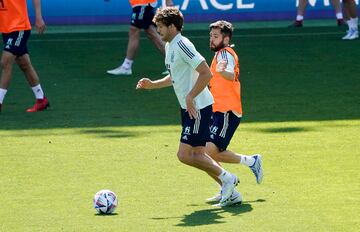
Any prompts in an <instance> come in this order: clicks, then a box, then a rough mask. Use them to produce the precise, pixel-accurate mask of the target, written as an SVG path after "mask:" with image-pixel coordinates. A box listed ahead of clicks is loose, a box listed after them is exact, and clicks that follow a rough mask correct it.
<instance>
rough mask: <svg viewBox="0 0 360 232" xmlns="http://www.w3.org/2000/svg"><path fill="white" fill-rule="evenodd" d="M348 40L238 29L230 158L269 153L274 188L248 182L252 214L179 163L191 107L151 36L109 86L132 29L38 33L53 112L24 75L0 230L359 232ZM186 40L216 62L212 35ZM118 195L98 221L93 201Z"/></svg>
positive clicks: (191, 33)
mask: <svg viewBox="0 0 360 232" xmlns="http://www.w3.org/2000/svg"><path fill="white" fill-rule="evenodd" d="M344 30H345V29H340V28H336V27H334V26H332V25H331V26H328V27H307V28H302V29H299V30H294V29H291V30H289V29H287V28H264V29H261V28H257V29H250V28H247V29H241V28H239V29H237V30H236V31H235V35H234V38H233V42H234V43H235V44H236V47H235V48H236V50H237V52H238V54H239V57H240V62H241V83H242V94H243V105H244V112H245V115H244V118H243V120H242V123H241V125H240V127H239V129H238V131H237V132H236V134H235V136H234V138H233V140H232V143H231V144H230V146H229V148H230V149H231V150H234V151H236V152H239V153H243V154H253V153H261V154H262V155H263V164H264V171H265V176H264V181H263V183H262V184H261V185H256V182H255V178H254V176H253V175H252V173H251V172H250V170H249V169H248V168H246V167H244V166H241V165H235V164H232V165H227V164H225V165H224V166H225V167H226V168H227V169H229V170H230V171H232V172H234V173H236V174H237V175H238V176H239V178H240V180H241V184H240V185H239V186H238V189H239V190H240V191H241V193H242V194H243V198H244V202H243V204H242V205H241V206H236V207H228V208H224V209H221V208H216V207H213V206H211V205H210V204H207V203H206V202H205V201H204V199H205V198H207V197H210V196H212V195H213V194H214V193H215V192H216V191H217V190H218V188H217V186H216V185H215V183H213V182H212V181H211V179H210V178H208V177H207V176H206V175H205V174H204V173H202V172H200V171H198V170H195V169H193V168H190V167H187V166H185V165H183V164H181V163H180V162H179V161H178V160H177V157H176V151H177V147H178V140H179V134H180V119H179V112H178V111H179V106H178V103H177V101H176V98H175V95H174V93H173V90H172V89H171V88H168V89H163V90H153V91H136V90H135V84H136V82H137V80H138V79H139V78H140V77H143V76H149V77H151V78H159V77H161V75H160V73H161V72H162V71H163V70H164V63H163V58H162V57H161V55H160V54H159V53H158V52H157V51H156V49H155V48H154V46H153V45H152V44H151V43H150V42H149V41H148V40H147V39H146V38H144V39H143V40H142V41H141V47H140V50H139V53H138V55H137V58H136V61H135V63H134V70H133V71H134V75H133V76H131V77H115V78H113V77H110V76H108V75H106V74H105V71H106V70H107V69H111V68H114V67H115V66H117V65H118V64H119V62H120V60H121V59H122V58H123V57H124V55H125V49H126V45H127V33H126V32H104V33H70V34H69V33H63V34H61V33H60V34H55V33H54V34H47V35H43V36H38V35H35V34H33V36H32V37H31V39H30V42H29V47H30V52H31V56H32V61H33V64H34V66H35V67H36V69H37V70H38V72H39V75H40V78H41V83H42V86H43V88H44V90H45V92H46V94H47V96H48V98H49V100H50V103H51V108H50V109H49V110H47V111H45V112H42V113H35V114H29V113H25V109H26V108H27V107H29V106H31V105H32V104H33V103H34V97H33V93H32V92H31V90H30V89H29V87H28V85H27V83H26V81H25V79H24V77H23V76H22V74H21V73H20V72H19V70H18V68H16V69H15V70H14V71H15V73H14V77H13V80H12V83H11V86H10V89H9V91H8V94H7V96H6V98H5V101H4V105H3V112H2V113H1V114H0V158H1V161H0V186H1V187H0V196H1V208H0V231H4V232H9V231H21V232H25V231H31V232H32V231H76V232H77V231H253V232H257V231H278V232H279V231H315V232H320V231H324V232H325V231H326V232H328V231H349V232H350V231H359V230H360V219H359V215H360V210H359V208H360V201H359V196H360V184H359V180H360V174H359V164H360V142H359V141H360V140H359V136H360V75H359V70H360V62H359V57H360V43H359V42H360V41H359V40H357V41H341V40H340V38H341V36H342V35H343V31H344ZM184 34H185V35H186V36H188V37H189V38H190V39H191V40H192V41H193V42H194V44H195V45H196V47H197V48H198V50H199V51H200V52H201V53H202V54H203V55H204V57H206V59H207V61H208V62H210V61H211V59H212V53H211V51H210V50H209V49H208V31H207V26H206V25H204V26H203V30H187V28H186V27H185V31H184ZM100 189H111V190H113V191H114V192H115V193H116V194H117V195H118V197H119V206H118V209H117V211H116V214H114V215H112V216H99V215H97V214H96V212H95V210H94V209H93V208H92V198H93V195H94V194H95V193H96V192H97V191H98V190H100Z"/></svg>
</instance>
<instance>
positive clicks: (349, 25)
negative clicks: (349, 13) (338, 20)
mask: <svg viewBox="0 0 360 232" xmlns="http://www.w3.org/2000/svg"><path fill="white" fill-rule="evenodd" d="M346 24H347V25H348V27H349V30H350V28H351V20H350V19H349V20H346Z"/></svg>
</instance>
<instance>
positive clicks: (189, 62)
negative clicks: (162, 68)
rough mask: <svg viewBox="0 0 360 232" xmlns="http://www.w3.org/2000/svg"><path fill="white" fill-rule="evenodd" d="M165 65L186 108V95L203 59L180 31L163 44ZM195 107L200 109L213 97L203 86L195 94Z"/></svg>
mask: <svg viewBox="0 0 360 232" xmlns="http://www.w3.org/2000/svg"><path fill="white" fill-rule="evenodd" d="M165 52H166V56H165V65H166V67H167V69H168V70H169V71H170V76H171V80H172V84H173V87H174V90H175V94H176V97H177V99H178V101H179V103H180V106H181V108H183V109H186V101H185V99H186V96H187V94H188V93H189V92H190V91H191V89H192V88H193V87H194V85H195V83H196V81H197V79H198V77H199V73H198V72H197V71H196V68H197V67H198V66H199V64H200V63H201V62H203V61H205V59H204V57H203V56H202V55H200V53H199V52H198V51H197V50H196V49H195V46H194V45H193V44H192V43H191V42H190V40H188V39H187V38H186V37H184V36H182V35H181V34H180V33H179V34H177V35H176V36H175V37H174V38H173V39H172V40H171V42H168V43H166V45H165ZM194 100H195V107H196V108H197V109H198V110H200V109H203V108H205V107H206V106H209V105H211V104H212V103H213V101H214V100H213V97H212V95H211V93H210V91H209V89H208V87H205V88H204V89H203V91H201V92H200V93H199V95H197V96H196V98H195V99H194Z"/></svg>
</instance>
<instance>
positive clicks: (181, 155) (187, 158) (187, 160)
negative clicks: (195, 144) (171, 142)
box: [177, 151, 192, 165]
mask: <svg viewBox="0 0 360 232" xmlns="http://www.w3.org/2000/svg"><path fill="white" fill-rule="evenodd" d="M177 157H178V159H179V160H180V162H182V163H184V164H188V165H190V164H192V155H191V154H188V153H187V152H182V151H178V153H177Z"/></svg>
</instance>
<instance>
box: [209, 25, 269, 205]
mask: <svg viewBox="0 0 360 232" xmlns="http://www.w3.org/2000/svg"><path fill="white" fill-rule="evenodd" d="M233 30H234V29H233V26H232V24H231V23H229V22H227V21H223V20H221V21H217V22H214V23H212V24H210V48H211V50H212V51H214V52H215V56H214V58H213V60H212V62H211V66H210V69H211V72H212V74H213V77H212V78H211V80H210V83H209V87H210V92H211V94H212V95H213V97H214V104H213V114H212V120H211V121H212V122H211V123H210V125H211V126H210V138H209V141H208V142H207V143H206V153H207V154H209V155H210V156H211V157H212V158H213V159H214V160H215V161H217V162H224V163H235V164H243V165H246V166H248V167H249V168H250V169H251V171H252V172H253V173H254V175H255V177H256V182H257V183H258V184H260V183H261V182H262V178H263V169H262V160H261V155H259V154H257V155H253V156H247V155H240V154H237V153H234V152H232V151H229V150H227V146H228V145H229V143H230V140H231V138H232V137H233V135H234V133H235V131H236V129H237V128H238V126H239V124H240V120H241V117H242V114H243V112H242V104H241V87H240V80H239V75H240V65H239V59H238V56H237V54H236V52H235V51H234V49H233V48H232V46H231V44H230V42H231V37H232V33H233ZM215 180H216V178H215ZM219 184H221V183H219ZM220 199H221V192H220V193H218V194H216V195H215V196H214V197H212V198H208V199H207V200H208V201H219V200H220ZM241 200H242V197H241V194H240V193H239V192H238V191H237V190H236V189H235V190H234V192H233V193H232V197H231V198H230V199H229V200H228V201H227V202H225V203H223V205H232V204H236V203H238V202H241Z"/></svg>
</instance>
